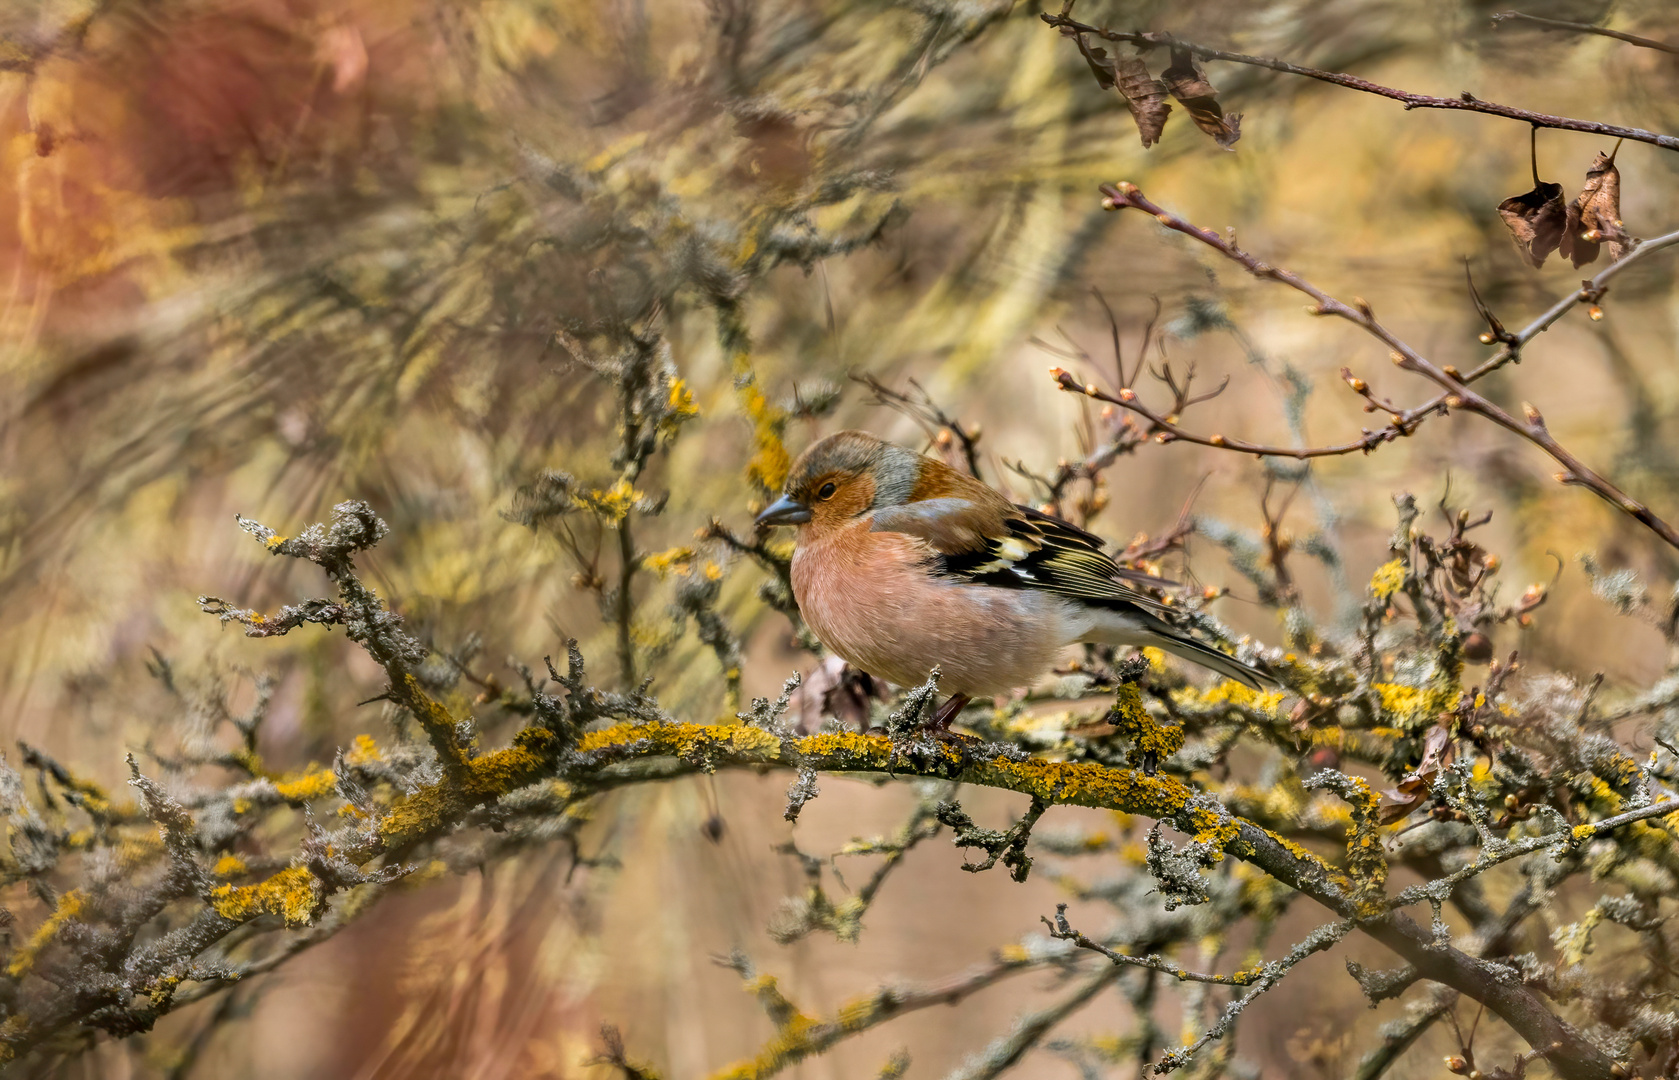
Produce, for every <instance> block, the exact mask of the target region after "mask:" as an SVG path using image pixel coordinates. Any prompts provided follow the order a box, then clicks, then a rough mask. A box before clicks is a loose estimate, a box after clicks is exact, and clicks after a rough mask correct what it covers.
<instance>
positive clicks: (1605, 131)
mask: <svg viewBox="0 0 1679 1080" xmlns="http://www.w3.org/2000/svg"><path fill="white" fill-rule="evenodd" d="M1069 10H1070V9H1069ZM1040 18H1042V19H1043V21H1044V22H1046V23H1048V24H1049V25H1050V26H1054V27H1058V28H1059V29H1061V30H1062V31H1063V32H1064V33H1067V34H1069V35H1072V34H1091V35H1093V36H1095V37H1099V38H1103V39H1105V40H1108V41H1119V42H1125V43H1127V44H1131V45H1137V46H1140V47H1143V48H1151V49H1152V48H1168V49H1178V50H1182V51H1184V52H1188V53H1191V54H1193V55H1194V56H1196V57H1199V58H1200V59H1202V60H1224V61H1227V62H1229V63H1232V64H1246V65H1248V66H1249V67H1260V68H1266V69H1267V70H1270V71H1279V72H1282V73H1283V74H1285V75H1298V76H1300V77H1302V78H1306V79H1316V80H1318V81H1319V82H1326V83H1330V84H1332V85H1334V86H1340V87H1345V88H1346V89H1348V90H1357V91H1360V92H1361V93H1365V94H1375V95H1376V96H1377V97H1385V98H1388V99H1389V100H1392V101H1397V102H1399V103H1400V104H1401V105H1404V106H1405V108H1406V109H1451V110H1456V111H1459V112H1474V113H1483V114H1485V115H1488V116H1502V117H1504V118H1505V119H1507V120H1520V121H1522V122H1523V123H1526V124H1532V125H1533V126H1534V127H1542V128H1555V129H1556V130H1559V131H1581V132H1585V133H1587V134H1590V135H1605V136H1608V137H1609V138H1612V139H1628V140H1631V141H1632V142H1641V143H1649V144H1650V145H1652V146H1659V147H1661V148H1662V149H1663V150H1679V137H1676V136H1673V135H1660V134H1657V133H1656V132H1654V131H1645V130H1644V129H1643V128H1631V127H1621V126H1620V125H1618V124H1604V123H1599V122H1598V121H1596V120H1575V119H1573V118H1571V117H1567V116H1552V115H1551V114H1550V113H1540V112H1532V111H1531V110H1528V109H1518V108H1515V107H1514V106H1511V105H1500V104H1498V103H1497V102H1494V101H1482V100H1481V99H1480V98H1477V97H1475V96H1474V95H1473V94H1470V93H1469V92H1468V91H1465V92H1464V93H1462V94H1461V95H1459V96H1458V97H1455V98H1448V97H1434V96H1433V95H1430V94H1413V93H1411V92H1410V91H1407V90H1396V89H1394V88H1393V87H1390V86H1382V85H1380V84H1378V83H1373V82H1370V81H1369V80H1368V79H1360V78H1359V77H1357V76H1356V75H1345V74H1342V73H1340V72H1337V71H1323V70H1321V69H1319V68H1311V67H1304V66H1302V65H1300V64H1291V63H1288V62H1287V61H1285V60H1277V59H1273V58H1272V57H1268V56H1248V55H1246V54H1245V53H1233V52H1225V51H1224V50H1223V49H1214V48H1210V47H1208V46H1206V45H1197V44H1196V43H1195V42H1193V41H1184V40H1182V39H1180V38H1177V37H1174V36H1172V35H1171V34H1168V33H1164V32H1161V31H1150V32H1146V33H1132V32H1126V31H1119V30H1108V29H1106V28H1103V27H1099V26H1091V25H1090V24H1089V23H1082V22H1078V21H1077V20H1075V19H1073V18H1072V17H1070V16H1069V15H1067V14H1066V11H1063V12H1062V13H1061V14H1051V13H1050V12H1047V11H1046V12H1043V13H1042V15H1041V16H1040Z"/></svg>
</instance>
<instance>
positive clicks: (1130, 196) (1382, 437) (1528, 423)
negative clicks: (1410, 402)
mask: <svg viewBox="0 0 1679 1080" xmlns="http://www.w3.org/2000/svg"><path fill="white" fill-rule="evenodd" d="M1101 191H1102V195H1103V196H1104V205H1106V206H1109V207H1112V208H1113V209H1116V210H1118V209H1135V210H1141V211H1143V212H1144V213H1147V214H1149V215H1150V216H1152V217H1153V218H1154V219H1155V220H1156V221H1158V222H1160V224H1162V225H1164V226H1165V227H1166V228H1168V229H1172V230H1173V231H1175V232H1181V233H1183V234H1184V235H1185V236H1189V237H1192V238H1194V239H1196V240H1199V241H1200V242H1201V243H1203V244H1206V245H1207V246H1208V247H1211V248H1212V249H1214V250H1215V251H1217V252H1219V254H1221V255H1223V256H1224V257H1225V258H1227V259H1230V260H1231V261H1232V262H1235V263H1237V264H1239V265H1241V266H1243V267H1246V268H1247V270H1248V271H1249V272H1250V273H1252V274H1254V275H1255V276H1256V277H1261V278H1267V279H1269V280H1272V281H1276V282H1280V283H1282V284H1284V285H1287V286H1288V287H1289V288H1291V289H1294V290H1296V291H1297V292H1300V293H1304V294H1305V295H1306V296H1309V297H1311V298H1312V299H1313V300H1314V301H1315V302H1316V303H1315V306H1314V307H1313V308H1311V312H1312V313H1313V314H1315V315H1332V316H1335V317H1337V318H1341V319H1345V320H1346V321H1348V322H1350V323H1352V324H1354V325H1355V326H1357V327H1359V328H1360V329H1361V330H1363V331H1365V332H1366V333H1367V334H1369V335H1370V336H1372V337H1374V338H1375V339H1376V340H1378V341H1380V342H1381V343H1382V344H1384V345H1386V346H1387V347H1388V349H1389V350H1390V352H1389V356H1390V358H1391V359H1392V360H1393V362H1394V364H1395V365H1397V366H1398V367H1399V368H1401V369H1402V370H1405V371H1409V372H1412V373H1413V374H1417V375H1421V376H1423V377H1424V378H1426V379H1428V380H1429V381H1430V382H1433V383H1434V384H1435V385H1437V386H1439V387H1440V388H1441V390H1442V391H1443V393H1441V394H1440V395H1439V396H1437V397H1436V398H1434V399H1433V400H1432V401H1429V402H1426V403H1424V404H1422V405H1419V406H1417V407H1416V408H1414V409H1407V410H1404V411H1402V412H1396V413H1394V414H1392V416H1391V417H1390V419H1389V421H1388V428H1386V429H1384V430H1381V431H1366V432H1364V434H1363V436H1362V437H1361V438H1359V439H1358V440H1355V441H1353V442H1350V443H1343V444H1340V445H1338V446H1331V447H1315V448H1314V447H1307V448H1298V447H1270V446H1262V445H1260V444H1257V443H1249V442H1245V441H1243V440H1240V439H1229V438H1226V437H1225V436H1223V435H1209V436H1197V435H1194V434H1193V433H1191V432H1187V431H1184V430H1182V429H1181V428H1179V427H1177V425H1175V424H1171V423H1170V422H1169V420H1168V419H1167V418H1166V417H1163V416H1160V415H1159V414H1157V413H1154V412H1153V411H1152V410H1149V409H1147V407H1146V406H1142V405H1141V404H1140V403H1139V402H1138V401H1137V398H1136V392H1135V391H1131V390H1129V389H1122V390H1121V391H1120V392H1119V394H1118V395H1112V394H1108V393H1106V392H1104V391H1102V390H1101V389H1100V388H1099V387H1097V386H1095V385H1094V384H1088V385H1082V386H1081V385H1080V384H1079V382H1078V380H1077V379H1075V378H1073V377H1072V376H1071V375H1070V374H1068V373H1067V372H1064V371H1062V370H1061V369H1060V368H1056V369H1054V378H1055V380H1056V382H1057V383H1059V384H1060V385H1061V387H1062V388H1063V389H1069V390H1079V391H1081V392H1083V393H1084V394H1086V395H1088V396H1090V397H1094V398H1097V399H1098V400H1101V401H1108V402H1112V403H1114V404H1116V405H1120V406H1122V407H1124V408H1127V409H1130V410H1131V411H1133V412H1136V413H1139V414H1140V415H1143V416H1146V417H1148V418H1149V419H1150V420H1151V421H1152V422H1153V423H1154V424H1155V425H1156V426H1157V427H1158V428H1159V429H1160V431H1161V432H1162V433H1164V434H1166V435H1167V436H1169V438H1168V439H1165V440H1162V441H1170V439H1183V440H1185V441H1188V442H1195V443H1199V444H1201V445H1204V446H1215V447H1219V448H1222V449H1231V450H1236V451H1238V452H1241V453H1247V454H1258V455H1264V456H1277V457H1293V458H1308V457H1326V456H1331V455H1335V454H1347V453H1351V452H1353V451H1355V450H1358V451H1363V452H1368V451H1369V450H1371V449H1374V448H1375V447H1376V446H1378V445H1380V444H1381V443H1383V442H1389V441H1392V440H1393V439H1395V438H1397V437H1399V436H1401V435H1409V434H1410V433H1411V432H1412V431H1414V430H1416V427H1417V425H1418V424H1420V423H1421V422H1422V420H1423V419H1424V418H1425V417H1426V416H1428V415H1430V414H1432V413H1435V412H1444V411H1446V410H1448V409H1463V410H1465V411H1468V412H1473V413H1476V414H1478V415H1480V416H1483V417H1485V418H1486V419H1488V420H1491V421H1492V422H1493V423H1495V424H1497V425H1498V426H1499V427H1502V428H1504V429H1505V430H1506V431H1509V432H1511V433H1512V434H1514V435H1517V436H1520V437H1521V438H1523V439H1526V440H1527V441H1528V442H1531V443H1532V444H1533V445H1535V446H1537V447H1539V448H1540V449H1541V450H1543V451H1544V452H1545V453H1547V454H1549V455H1550V456H1551V458H1552V459H1553V460H1555V461H1556V462H1558V463H1559V464H1560V465H1562V466H1563V468H1564V471H1563V472H1561V473H1558V474H1557V476H1556V479H1557V480H1558V481H1559V482H1560V483H1564V484H1573V485H1577V486H1580V487H1584V488H1586V489H1588V490H1589V491H1591V492H1593V493H1594V494H1596V495H1597V496H1599V497H1600V498H1602V499H1603V500H1604V501H1605V502H1607V503H1609V504H1610V505H1611V506H1613V507H1615V508H1616V509H1618V510H1620V511H1621V512H1622V513H1625V514H1627V515H1628V516H1630V517H1632V518H1633V519H1635V520H1636V521H1638V522H1640V523H1641V524H1643V525H1644V526H1645V527H1646V528H1648V529H1649V530H1650V531H1651V532H1653V533H1655V534H1656V535H1657V536H1659V537H1661V538H1662V539H1663V540H1664V541H1666V542H1667V543H1668V544H1670V545H1671V546H1673V547H1675V548H1679V529H1675V528H1674V527H1673V526H1672V525H1671V524H1669V523H1668V522H1667V521H1665V520H1664V519H1662V518H1661V517H1658V516H1657V515H1656V514H1655V513H1653V512H1652V511H1651V510H1650V509H1649V508H1648V507H1647V506H1645V505H1643V504H1642V503H1640V502H1638V501H1637V500H1636V499H1634V498H1633V497H1632V496H1630V495H1628V494H1627V493H1626V492H1625V491H1623V490H1621V489H1620V488H1619V487H1617V486H1616V485H1615V484H1613V483H1612V482H1610V481H1609V480H1608V479H1607V478H1605V477H1603V476H1602V475H1600V474H1598V473H1597V472H1596V471H1595V470H1593V469H1591V468H1590V467H1588V466H1587V465H1586V464H1585V463H1584V462H1583V461H1581V460H1580V459H1579V458H1577V457H1575V456H1574V454H1573V453H1572V452H1570V451H1569V450H1568V449H1567V448H1566V447H1564V446H1563V445H1562V444H1561V443H1560V442H1558V441H1557V440H1556V438H1555V437H1553V436H1552V435H1551V433H1550V431H1549V430H1548V429H1547V428H1546V426H1545V420H1544V417H1543V416H1541V415H1540V413H1539V411H1538V410H1537V409H1535V408H1533V407H1532V406H1531V405H1529V406H1525V408H1524V413H1525V419H1518V418H1516V417H1515V416H1512V415H1511V414H1510V413H1509V412H1507V411H1505V410H1504V409H1503V408H1502V407H1500V406H1499V405H1497V404H1496V403H1494V402H1493V401H1491V400H1490V399H1488V398H1486V397H1484V396H1482V395H1481V394H1479V393H1476V392H1475V391H1474V390H1473V389H1471V388H1470V386H1469V384H1470V382H1471V381H1473V379H1474V378H1478V377H1479V376H1480V375H1481V374H1483V373H1484V372H1483V371H1482V370H1481V369H1477V370H1476V371H1474V372H1472V373H1471V375H1470V376H1467V377H1466V376H1463V375H1461V374H1459V373H1458V372H1457V371H1456V370H1455V369H1452V368H1450V367H1444V368H1443V367H1440V366H1438V365H1436V364H1435V363H1434V362H1433V361H1431V360H1429V359H1427V358H1426V357H1424V356H1423V355H1422V354H1420V353H1418V352H1417V351H1416V350H1415V349H1414V348H1412V347H1411V346H1410V345H1408V344H1406V343H1405V342H1404V341H1402V340H1400V338H1399V337H1398V336H1397V335H1396V334H1394V333H1393V331H1391V330H1389V329H1388V328H1387V327H1385V326H1383V325H1382V324H1381V323H1380V322H1378V321H1377V319H1376V316H1375V313H1374V312H1373V311H1372V310H1371V309H1370V305H1369V304H1367V303H1365V302H1364V301H1363V300H1356V299H1355V301H1354V303H1353V304H1347V303H1344V302H1342V301H1341V300H1338V299H1336V298H1335V297H1333V296H1330V295H1329V294H1328V293H1325V292H1324V291H1323V290H1321V289H1319V288H1318V287H1317V286H1315V285H1313V284H1312V283H1311V282H1309V281H1307V280H1305V279H1304V278H1302V277H1300V276H1299V275H1297V274H1293V273H1291V272H1289V271H1287V270H1284V269H1282V268H1280V267H1275V266H1270V265H1267V264H1266V263H1264V262H1261V261H1260V260H1259V259H1257V258H1255V257H1254V256H1252V255H1250V254H1248V253H1247V252H1245V251H1243V250H1241V249H1240V248H1238V247H1236V245H1235V244H1234V243H1233V242H1231V241H1230V240H1227V239H1226V238H1225V237H1223V236H1221V235H1219V234H1218V233H1217V232H1214V231H1213V230H1211V229H1203V228H1201V227H1200V226H1197V225H1193V224H1191V223H1189V222H1188V221H1185V220H1184V219H1183V218H1180V217H1178V216H1177V215H1175V214H1172V213H1170V212H1168V211H1167V210H1164V209H1162V208H1161V207H1160V206H1158V205H1156V204H1155V203H1153V202H1151V201H1150V200H1149V199H1148V198H1147V197H1145V196H1144V195H1143V193H1142V192H1141V191H1139V190H1138V189H1137V187H1136V185H1135V184H1127V183H1121V184H1118V185H1114V184H1103V185H1102V188H1101ZM1675 244H1679V232H1674V233H1669V234H1667V235H1665V236H1661V237H1658V238H1657V239H1655V240H1651V241H1648V242H1646V243H1645V244H1643V245H1641V246H1640V247H1639V248H1638V252H1643V251H1645V250H1647V249H1648V250H1660V249H1662V248H1666V247H1670V246H1673V245H1675ZM1635 254H1636V253H1635ZM1631 260H1632V256H1631V255H1629V256H1628V257H1627V258H1625V259H1623V260H1621V262H1620V263H1617V264H1615V266H1611V267H1609V268H1607V269H1606V270H1605V271H1604V273H1603V274H1601V275H1599V277H1600V278H1602V277H1606V276H1608V275H1609V272H1610V271H1611V270H1618V269H1619V268H1620V267H1621V266H1622V265H1624V264H1625V263H1628V262H1630V261H1631ZM1592 288H1593V289H1595V288H1597V286H1596V284H1595V281H1594V284H1593V286H1592ZM1590 291H1591V290H1590V289H1582V290H1581V293H1587V292H1590ZM1577 302H1578V299H1577V297H1572V298H1570V299H1569V300H1568V301H1567V302H1566V303H1564V304H1559V305H1557V306H1556V307H1553V308H1552V310H1551V311H1548V312H1546V313H1545V315H1544V316H1541V317H1540V319H1539V320H1536V322H1535V324H1534V326H1533V327H1530V328H1529V330H1527V331H1523V334H1522V335H1517V337H1518V340H1519V341H1525V340H1527V339H1528V338H1531V336H1532V335H1533V334H1537V333H1539V332H1540V331H1541V330H1543V329H1544V327H1546V326H1549V325H1550V323H1551V322H1554V321H1555V319H1556V318H1560V317H1561V315H1562V311H1566V310H1567V309H1568V308H1569V307H1572V306H1573V305H1574V304H1575V303H1577ZM1558 308H1561V310H1560V311H1559V310H1558ZM1524 335H1525V336H1524ZM1505 348H1506V350H1510V349H1512V348H1519V346H1511V345H1508V344H1507V345H1506V346H1505ZM1511 358H1514V353H1511ZM1499 362H1500V360H1499V358H1498V357H1495V358H1494V359H1493V360H1489V361H1488V362H1487V363H1486V364H1483V365H1482V369H1486V370H1491V368H1492V367H1493V366H1495V365H1496V364H1497V363H1499ZM1343 376H1344V378H1345V379H1346V380H1347V382H1348V384H1349V385H1351V386H1352V387H1353V389H1354V390H1355V391H1357V392H1358V393H1360V394H1364V393H1365V391H1366V390H1367V389H1368V388H1367V387H1365V386H1363V381H1362V380H1360V379H1355V378H1354V377H1353V376H1352V373H1351V372H1350V371H1344V372H1343ZM1157 437H1158V436H1157Z"/></svg>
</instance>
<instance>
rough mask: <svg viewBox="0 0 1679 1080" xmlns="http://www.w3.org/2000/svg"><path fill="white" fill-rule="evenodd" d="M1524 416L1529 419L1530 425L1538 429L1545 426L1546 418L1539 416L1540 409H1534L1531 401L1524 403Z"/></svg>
mask: <svg viewBox="0 0 1679 1080" xmlns="http://www.w3.org/2000/svg"><path fill="white" fill-rule="evenodd" d="M1522 415H1523V416H1525V417H1527V422H1528V423H1530V424H1533V425H1535V426H1537V427H1544V426H1545V418H1544V417H1543V416H1541V415H1540V414H1539V410H1538V409H1536V408H1534V406H1533V402H1531V401H1524V402H1522Z"/></svg>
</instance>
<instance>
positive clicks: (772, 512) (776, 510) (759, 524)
mask: <svg viewBox="0 0 1679 1080" xmlns="http://www.w3.org/2000/svg"><path fill="white" fill-rule="evenodd" d="M809 520H810V507H808V506H806V505H805V504H804V503H802V502H800V501H799V500H797V499H795V498H793V496H791V495H783V496H782V497H781V498H779V499H777V500H775V501H774V502H772V503H770V504H769V505H768V506H766V507H765V508H764V512H763V513H761V514H759V515H758V520H756V521H754V522H753V523H752V524H753V526H755V527H756V528H759V529H763V528H768V527H769V526H771V525H802V524H804V523H805V522H807V521H809Z"/></svg>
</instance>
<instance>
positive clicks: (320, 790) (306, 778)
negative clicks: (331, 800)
mask: <svg viewBox="0 0 1679 1080" xmlns="http://www.w3.org/2000/svg"><path fill="white" fill-rule="evenodd" d="M337 785H338V777H337V776H336V775H334V774H333V772H332V770H331V769H323V768H320V767H319V766H313V767H311V768H309V769H308V770H306V771H305V772H304V773H303V774H302V775H300V776H296V777H293V778H291V779H289V780H276V781H275V782H274V790H275V791H277V792H279V793H280V798H282V799H285V800H286V801H287V802H308V801H309V800H310V799H320V798H324V797H325V796H327V795H331V794H332V793H333V792H334V791H335V790H337Z"/></svg>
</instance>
